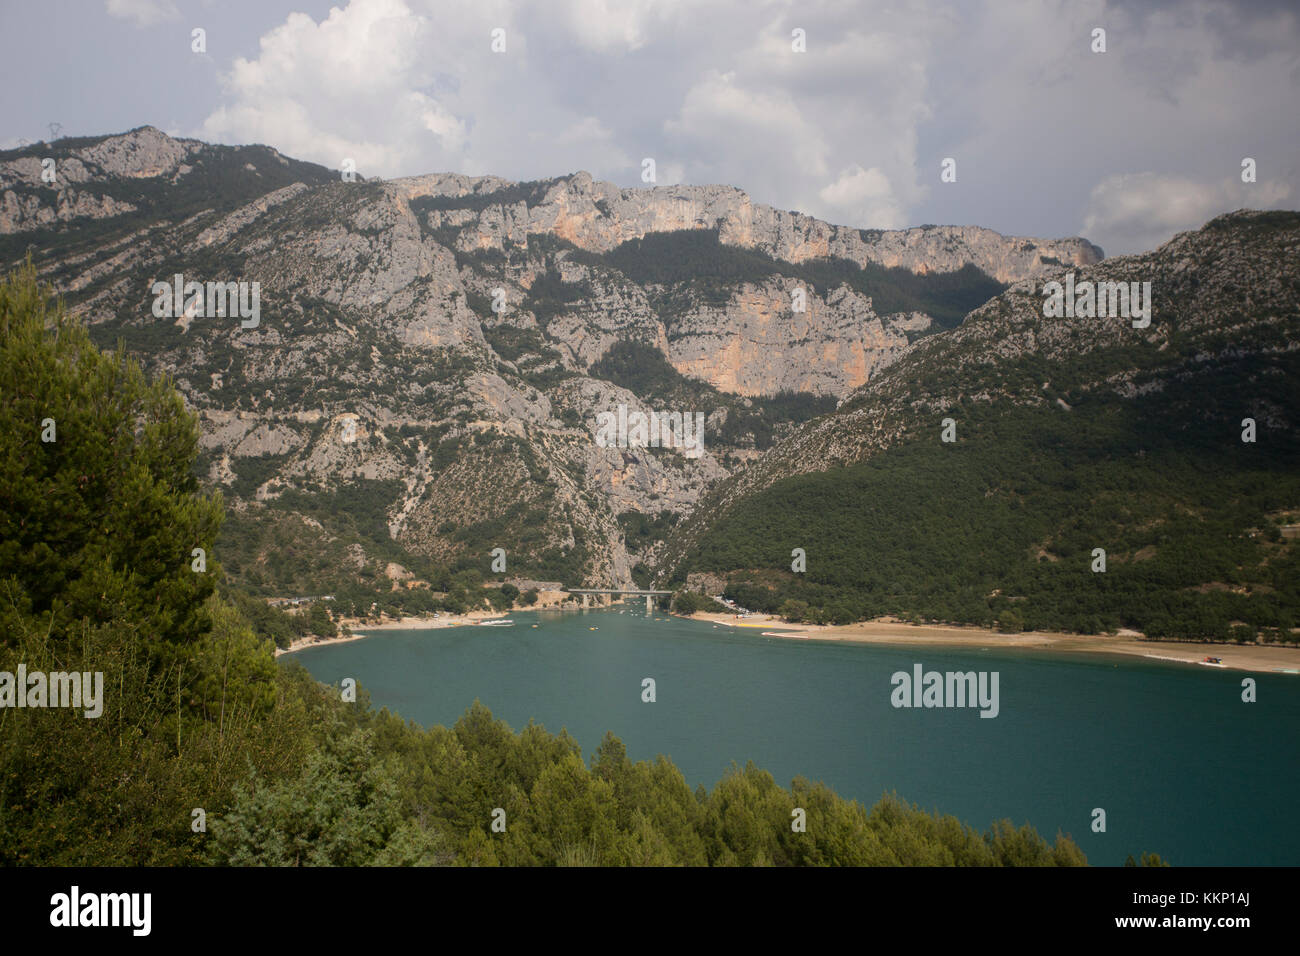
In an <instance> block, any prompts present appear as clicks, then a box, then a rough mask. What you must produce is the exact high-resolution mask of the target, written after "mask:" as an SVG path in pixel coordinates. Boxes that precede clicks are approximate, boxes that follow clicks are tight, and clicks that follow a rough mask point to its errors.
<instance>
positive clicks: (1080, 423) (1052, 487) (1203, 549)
mask: <svg viewBox="0 0 1300 956" xmlns="http://www.w3.org/2000/svg"><path fill="white" fill-rule="evenodd" d="M1298 261H1300V215H1297V214H1295V213H1267V214H1261V213H1238V214H1234V215H1231V216H1225V217H1222V218H1220V219H1217V220H1215V221H1214V222H1212V223H1210V224H1208V225H1207V226H1206V227H1205V228H1204V229H1203V230H1200V231H1199V232H1196V233H1189V234H1185V235H1183V236H1180V237H1178V238H1177V239H1175V240H1173V241H1172V242H1171V243H1169V244H1168V245H1167V246H1165V247H1163V248H1162V249H1161V250H1157V251H1156V252H1154V253H1150V254H1147V255H1144V256H1132V257H1126V258H1124V259H1115V260H1107V261H1106V262H1105V263H1103V264H1101V265H1098V266H1093V267H1090V268H1089V270H1087V272H1086V273H1085V274H1081V275H1080V277H1079V280H1080V281H1084V280H1085V278H1091V279H1094V280H1102V279H1123V280H1126V281H1134V280H1139V279H1145V280H1147V281H1151V282H1152V285H1153V288H1154V290H1155V291H1154V310H1153V314H1152V317H1151V322H1150V326H1149V327H1146V328H1134V327H1133V323H1132V322H1130V321H1128V320H1125V319H1122V318H1084V317H1080V318H1077V319H1052V318H1046V317H1044V316H1043V309H1042V295H1041V287H1036V286H1035V285H1032V284H1024V285H1022V286H1018V287H1016V288H1014V289H1013V290H1011V291H1009V292H1007V293H1005V294H1004V295H1003V296H1001V297H1000V298H998V299H997V300H994V301H993V302H991V303H989V304H988V305H987V306H985V307H983V308H981V309H979V310H977V311H976V312H974V313H973V314H972V315H971V316H970V317H969V318H968V319H967V320H966V322H965V323H964V324H963V325H962V326H961V327H960V328H959V329H957V330H954V331H952V332H948V333H944V334H941V335H939V336H936V337H934V338H932V339H930V340H927V341H926V342H925V343H923V344H921V345H919V346H918V347H917V348H916V349H914V350H913V351H912V352H911V353H909V355H908V356H906V357H905V358H904V359H903V360H902V361H900V362H898V363H897V364H895V365H894V366H892V367H891V368H890V369H888V370H886V371H885V372H884V373H882V375H881V376H880V377H879V378H878V379H877V380H876V381H875V382H873V383H871V384H869V385H867V386H865V387H864V388H863V389H861V390H859V392H857V393H856V394H855V395H854V396H852V397H851V398H850V399H849V400H848V401H846V402H845V403H844V404H843V406H842V407H841V408H840V409H839V410H838V411H837V412H836V413H834V414H833V415H830V416H828V417H826V418H824V419H819V420H817V421H815V422H813V423H811V424H809V425H807V426H804V427H803V428H802V429H800V431H799V432H797V433H796V434H795V435H793V436H792V437H791V438H789V439H788V440H786V441H784V442H782V443H780V444H779V445H778V446H777V447H776V448H774V449H773V452H772V453H771V454H770V455H769V456H767V457H766V458H765V459H763V460H762V461H760V462H758V463H757V464H756V465H755V466H754V467H753V468H752V469H750V470H748V471H747V472H746V473H744V474H742V475H741V476H739V478H737V479H734V480H732V481H729V482H726V483H724V484H723V485H722V486H721V487H720V488H718V489H717V490H716V491H715V492H714V493H713V495H712V496H711V498H710V500H709V501H708V502H706V503H705V504H704V505H702V506H701V508H700V509H699V510H698V511H697V512H696V514H695V516H694V517H693V518H692V520H691V521H689V522H687V523H685V524H684V525H683V526H681V527H680V529H679V530H678V531H677V532H676V533H675V535H674V538H673V539H672V540H671V541H670V542H669V544H668V546H667V547H666V549H665V553H666V555H667V559H666V563H667V565H668V567H669V568H670V569H671V571H670V573H666V574H664V575H663V576H662V579H663V580H669V581H672V582H674V583H680V582H682V581H684V580H685V578H686V575H687V573H688V572H691V571H711V572H722V573H725V574H727V575H728V578H729V582H730V585H729V588H728V594H729V595H730V596H731V597H732V598H733V599H735V600H736V601H738V602H739V603H741V604H742V605H744V606H747V607H750V608H753V609H755V610H762V611H769V612H771V611H777V610H781V611H782V613H784V614H786V615H787V616H789V617H790V618H792V619H807V620H814V621H831V622H835V623H847V622H849V621H853V620H858V619H862V618H871V617H876V616H880V615H897V616H900V617H904V618H907V619H909V620H916V621H944V622H958V623H967V624H980V625H986V626H987V625H993V624H996V625H997V626H999V627H1001V628H1003V629H1005V630H1012V631H1014V630H1020V629H1022V628H1033V629H1061V630H1071V631H1081V632H1100V631H1115V630H1117V629H1119V628H1132V629H1135V630H1138V631H1141V632H1143V633H1144V634H1146V635H1147V636H1148V637H1152V638H1179V637H1181V638H1193V639H1214V640H1247V641H1253V640H1260V641H1266V642H1287V643H1295V642H1296V641H1297V640H1300V632H1298V631H1297V630H1296V628H1297V627H1298V626H1300V565H1298V564H1297V551H1296V539H1295V537H1294V534H1295V530H1296V526H1297V523H1298V522H1300V427H1298V425H1297V420H1296V417H1295V410H1296V409H1297V408H1300V351H1297V347H1298V346H1300V270H1298V269H1297V268H1296V265H1295V264H1296V263H1297V262H1298ZM945 432H947V433H948V437H950V438H952V439H953V440H952V441H944V440H943V439H944V435H945ZM674 547H675V548H677V549H679V550H677V551H676V552H674V550H673V548H674ZM794 548H804V549H805V550H806V552H807V571H806V572H804V573H797V572H793V571H791V570H790V569H791V564H792V562H791V557H790V555H791V551H792V549H794ZM1098 549H1100V551H1104V570H1103V569H1102V568H1103V565H1102V564H1099V559H1100V558H1101V557H1102V555H1101V554H1100V552H1099V551H1098Z"/></svg>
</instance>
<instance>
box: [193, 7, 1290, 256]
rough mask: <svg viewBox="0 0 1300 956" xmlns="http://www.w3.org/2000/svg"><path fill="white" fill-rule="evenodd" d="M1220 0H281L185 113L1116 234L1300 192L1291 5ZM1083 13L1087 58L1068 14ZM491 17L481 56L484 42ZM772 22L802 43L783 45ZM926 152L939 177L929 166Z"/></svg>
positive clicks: (307, 139)
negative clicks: (250, 52) (1272, 11)
mask: <svg viewBox="0 0 1300 956" xmlns="http://www.w3.org/2000/svg"><path fill="white" fill-rule="evenodd" d="M1223 10H1224V8H1223V7H1222V6H1221V5H1220V4H1219V3H1218V2H1217V0H1190V2H1189V3H1188V4H1186V5H1179V6H1176V7H1168V6H1166V7H1157V8H1152V9H1150V10H1148V9H1147V8H1145V7H1142V6H1138V5H1132V6H1130V5H1124V6H1116V5H1115V4H1114V3H1113V2H1110V3H1108V2H1107V0H1077V2H1073V0H1071V2H1066V0H1045V2H1044V3H1042V4H1041V5H1035V4H1018V5H1008V4H1003V3H996V2H986V3H983V4H978V5H976V4H957V3H953V2H950V0H881V2H880V3H879V4H877V5H876V6H874V7H873V8H872V10H871V11H870V14H869V15H865V14H864V11H863V10H862V9H861V8H860V7H859V6H858V5H855V4H853V3H847V2H844V0H801V2H798V3H796V2H793V0H764V2H762V3H758V4H755V3H753V0H707V2H705V0H700V2H692V3H690V4H685V3H681V2H677V0H672V2H655V0H627V2H615V0H554V2H553V3H548V4H546V5H535V4H529V3H526V2H525V0H476V2H475V3H474V4H472V5H471V4H447V3H445V2H443V0H347V2H346V3H341V5H340V6H338V7H336V8H334V9H332V10H331V11H330V13H329V15H328V17H326V18H325V19H324V20H323V21H321V22H319V23H317V22H315V21H313V20H312V19H311V18H310V17H308V16H306V15H304V14H290V15H288V16H287V17H286V19H285V20H284V21H283V22H282V23H281V24H279V25H278V26H276V27H274V28H273V29H271V30H269V31H268V32H266V33H265V34H264V35H263V36H262V37H261V39H260V49H259V50H258V52H257V54H256V55H255V56H251V57H249V58H247V59H237V60H236V61H235V62H234V63H233V64H231V65H230V67H229V69H228V71H227V73H226V74H225V90H224V93H225V95H224V97H223V99H222V101H221V104H220V105H219V106H218V108H216V109H214V110H213V111H212V112H211V113H210V115H208V116H207V118H206V119H205V120H204V121H203V123H202V125H201V127H200V128H199V129H197V130H192V131H191V133H192V134H193V135H199V136H202V137H204V138H208V139H217V140H220V141H224V142H253V141H258V142H266V143H269V144H271V145H274V146H276V147H278V148H280V149H281V150H283V151H284V152H286V153H288V154H290V155H295V156H299V157H301V158H304V159H311V160H315V161H317V162H321V163H325V164H327V165H330V166H335V167H337V166H338V164H339V163H340V161H341V160H342V159H343V158H344V157H351V158H353V159H355V160H356V161H357V164H358V169H359V171H360V172H361V173H362V174H363V175H367V176H369V175H379V176H385V177H387V176H393V175H409V174H415V173H424V172H435V171H442V170H456V171H461V172H466V173H470V174H474V175H478V174H484V173H492V174H496V175H500V176H504V177H507V178H513V179H533V178H540V177H544V176H554V175H560V174H564V173H569V172H573V171H576V170H579V169H585V170H588V171H589V172H591V173H592V175H593V176H596V177H597V178H602V179H612V180H614V181H615V182H617V183H619V184H620V185H624V186H639V185H641V181H640V162H641V158H642V157H645V156H651V157H653V158H654V159H655V160H656V162H657V165H658V181H659V183H661V184H664V183H669V182H687V183H696V184H706V183H721V184H727V185H734V186H738V187H740V188H742V189H745V190H746V191H747V192H749V194H750V195H751V196H752V197H753V199H754V200H755V201H756V202H760V203H766V204H770V205H773V206H776V207H778V208H782V209H799V210H801V211H804V212H807V213H810V214H812V215H816V216H819V217H821V218H823V219H827V220H829V221H832V222H836V223H842V224H845V225H853V226H861V227H876V228H882V227H890V226H905V225H909V224H916V223H918V222H937V223H958V224H961V223H978V224H980V225H987V226H990V227H992V228H995V229H999V230H1001V231H1004V232H1012V233H1021V234H1031V235H1033V234H1037V235H1047V236H1059V235H1065V234H1068V233H1069V232H1070V231H1071V230H1072V227H1073V224H1074V223H1076V222H1078V221H1080V220H1085V221H1086V225H1085V234H1087V235H1088V237H1089V238H1091V239H1093V240H1094V241H1097V242H1099V243H1100V244H1101V245H1103V246H1104V247H1106V248H1107V249H1108V251H1111V250H1124V249H1127V248H1136V247H1139V246H1140V245H1141V244H1142V243H1146V242H1148V241H1149V240H1150V238H1151V237H1159V238H1160V239H1164V238H1168V235H1169V234H1171V233H1172V231H1173V230H1175V229H1177V228H1187V227H1188V225H1189V224H1191V225H1198V224H1199V223H1192V222H1191V220H1193V219H1195V218H1196V216H1198V215H1201V213H1202V212H1206V216H1209V215H1213V214H1214V213H1216V212H1219V211H1222V209H1223V208H1233V207H1235V206H1239V205H1267V204H1271V203H1276V202H1279V201H1281V200H1282V199H1284V198H1288V197H1290V196H1292V195H1294V191H1295V190H1297V189H1300V176H1298V175H1297V171H1296V168H1295V165H1294V159H1293V157H1294V156H1295V155H1296V148H1295V147H1296V146H1297V142H1296V141H1297V133H1296V126H1295V124H1294V123H1293V122H1292V123H1287V122H1285V121H1278V122H1271V123H1270V122H1267V121H1262V120H1261V117H1270V116H1271V117H1285V116H1287V115H1291V113H1292V112H1293V110H1292V109H1291V101H1292V100H1293V99H1294V96H1295V94H1296V92H1297V86H1298V85H1300V70H1298V69H1297V67H1296V65H1295V60H1294V53H1293V47H1292V52H1291V53H1290V55H1289V56H1288V54H1287V52H1286V49H1287V47H1286V44H1285V42H1283V40H1284V38H1285V37H1286V36H1289V35H1294V32H1295V27H1294V22H1293V21H1294V17H1291V16H1290V15H1281V14H1276V15H1269V16H1268V17H1263V16H1262V15H1261V16H1260V17H1252V16H1247V15H1246V14H1240V13H1236V12H1233V13H1231V14H1224V13H1223ZM1225 16H1228V17H1229V19H1228V20H1226V21H1225V19H1224V17H1225ZM1288 18H1289V19H1288ZM1238 21H1241V22H1240V23H1238ZM1265 21H1266V22H1267V24H1268V29H1264V28H1263V27H1262V26H1261V23H1263V22H1265ZM1102 22H1104V23H1105V25H1106V26H1107V29H1108V39H1109V52H1108V53H1106V54H1104V55H1098V54H1093V53H1091V52H1090V50H1089V40H1090V31H1091V27H1092V26H1093V25H1095V24H1097V23H1102ZM497 26H501V27H504V28H506V30H507V37H508V51H507V52H506V53H504V54H493V53H492V52H491V51H490V43H489V39H490V38H489V32H490V31H491V30H492V29H493V28H494V27H497ZM795 27H798V28H801V29H804V30H805V31H806V35H807V52H806V53H795V52H794V51H792V50H791V48H790V31H791V30H792V29H794V28H795ZM1207 144H1212V145H1213V146H1214V147H1215V148H1207ZM1219 146H1223V147H1224V149H1219V148H1218V147H1219ZM1225 149H1226V153H1225ZM1247 155H1249V156H1256V157H1257V158H1259V160H1260V168H1261V183H1260V184H1259V187H1257V188H1256V189H1255V190H1254V191H1253V192H1250V193H1246V194H1245V195H1243V196H1242V197H1241V199H1240V200H1235V199H1234V198H1233V197H1232V196H1231V195H1230V194H1229V193H1226V192H1224V191H1223V189H1224V188H1226V187H1221V186H1214V187H1208V186H1206V185H1205V184H1208V183H1216V182H1219V180H1221V179H1222V178H1223V177H1224V176H1225V175H1227V174H1228V173H1230V172H1232V171H1233V169H1234V168H1235V164H1236V162H1237V161H1238V160H1237V159H1235V158H1234V157H1239V156H1247ZM946 156H953V157H955V158H956V159H957V164H958V169H959V176H958V180H957V182H955V183H947V184H941V183H940V181H939V162H940V160H941V159H942V158H943V157H946ZM1288 165H1289V167H1290V168H1288ZM1134 169H1146V170H1153V171H1154V172H1152V173H1151V174H1150V175H1152V176H1155V177H1157V178H1158V179H1159V181H1160V183H1161V184H1162V185H1161V186H1160V188H1159V189H1158V190H1156V192H1158V194H1159V195H1160V196H1162V197H1163V199H1164V205H1163V206H1162V207H1161V208H1152V209H1150V210H1148V211H1146V212H1140V211H1139V212H1133V211H1132V210H1131V208H1130V207H1131V206H1132V205H1133V203H1134V202H1136V201H1137V200H1135V199H1133V197H1131V196H1126V193H1128V192H1130V191H1131V190H1130V189H1129V188H1128V186H1126V185H1124V184H1125V182H1126V180H1124V178H1123V175H1122V174H1124V173H1126V172H1127V171H1130V170H1134ZM1265 169H1267V170H1269V171H1271V173H1272V175H1273V176H1274V180H1273V185H1268V186H1266V185H1265V183H1264V178H1265V174H1264V170H1265ZM1180 177H1181V178H1180ZM1093 184H1099V185H1098V186H1097V189H1096V190H1095V191H1094V194H1093V195H1091V196H1090V195H1089V189H1090V187H1091V186H1092V185H1093ZM1288 184H1289V185H1288ZM1184 188H1186V189H1187V193H1186V194H1185V195H1184V194H1182V193H1181V190H1183V189H1184ZM1279 189H1280V190H1282V191H1280V192H1278V191H1277V190H1279ZM1288 189H1290V190H1291V192H1287V191H1286V190H1288ZM1207 190H1209V191H1208V193H1207ZM1137 191H1139V192H1140V188H1139V189H1138V190H1137ZM1166 219H1167V220H1168V221H1165V220H1166ZM1089 230H1091V231H1089Z"/></svg>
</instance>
